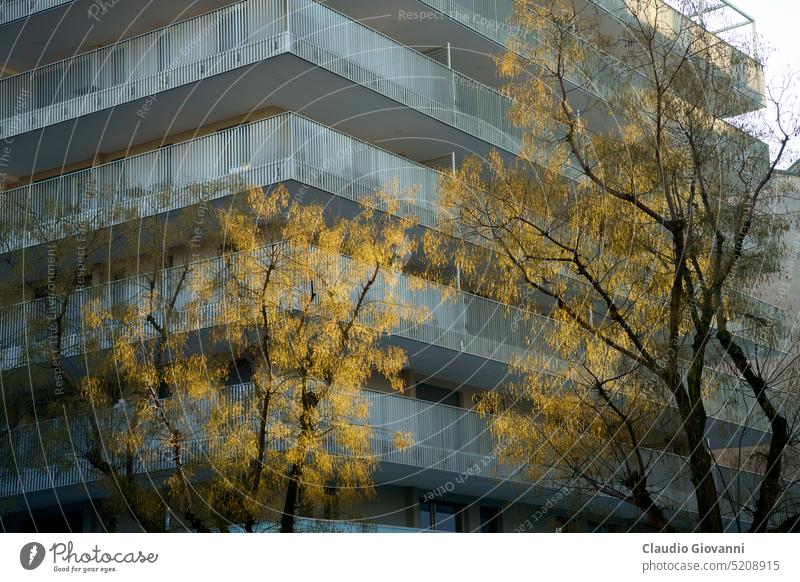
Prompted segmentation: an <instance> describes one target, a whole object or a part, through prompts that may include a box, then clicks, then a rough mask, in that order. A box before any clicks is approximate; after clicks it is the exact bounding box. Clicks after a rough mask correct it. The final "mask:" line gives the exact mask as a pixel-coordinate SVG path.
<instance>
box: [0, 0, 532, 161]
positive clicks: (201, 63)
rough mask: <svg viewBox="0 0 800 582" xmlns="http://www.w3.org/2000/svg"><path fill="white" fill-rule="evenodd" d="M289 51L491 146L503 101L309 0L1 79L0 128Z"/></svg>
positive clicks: (69, 114)
mask: <svg viewBox="0 0 800 582" xmlns="http://www.w3.org/2000/svg"><path fill="white" fill-rule="evenodd" d="M286 52H290V53H293V54H296V55H297V56H299V57H301V58H303V59H306V60H308V61H310V62H311V63H313V64H315V65H318V66H320V67H322V68H324V69H327V70H329V71H331V72H333V73H336V74H338V75H341V76H343V77H345V78H347V79H349V80H351V81H353V82H355V83H358V84H361V85H364V86H366V87H368V88H370V89H372V90H374V91H377V92H379V93H382V94H384V95H385V96H387V97H389V98H391V99H394V100H396V101H398V102H400V103H402V104H404V105H406V106H408V107H411V108H415V109H418V110H419V111H421V112H423V113H425V114H427V115H430V116H431V117H434V118H436V119H438V120H440V121H443V122H445V123H448V124H451V125H453V126H455V127H457V128H459V129H461V130H463V131H466V132H468V133H472V134H473V135H475V136H477V137H480V138H481V139H484V140H485V141H487V142H488V143H491V144H493V145H495V146H497V147H501V148H504V149H506V150H508V151H512V152H515V151H517V150H518V144H519V140H518V134H519V129H518V128H516V127H515V126H514V125H513V124H512V123H511V122H510V120H509V118H508V115H507V113H508V110H509V107H510V101H509V100H508V99H507V98H506V97H504V96H503V95H501V94H500V93H498V92H497V91H495V90H493V89H491V88H489V87H486V86H485V85H482V84H481V83H478V82H476V81H474V80H472V79H469V78H468V77H465V76H463V75H460V74H459V73H457V72H455V71H453V70H452V69H449V68H448V67H446V66H444V65H442V64H441V63H439V62H437V61H435V60H433V59H430V58H428V57H426V56H424V55H422V54H420V53H418V52H416V51H414V50H412V49H409V48H408V47H406V46H404V45H402V44H399V43H397V42H395V41H393V40H391V39H390V38H388V37H386V36H384V35H381V34H379V33H377V32H375V31H374V30H372V29H370V28H368V27H366V26H364V25H362V24H360V23H358V22H356V21H354V20H352V19H350V18H347V17H346V16H344V15H343V14H340V13H339V12H336V11H335V10H332V9H330V8H328V7H327V6H324V5H322V4H319V3H317V2H314V1H313V0H286V1H284V0H246V1H244V2H240V3H237V4H233V5H230V6H227V7H224V8H221V9H218V10H215V11H213V12H209V13H207V14H204V15H201V16H197V17H195V18H191V19H189V20H186V21H183V22H179V23H176V24H173V25H170V26H167V27H165V28H162V29H159V30H156V31H152V32H148V33H146V34H144V35H141V36H138V37H135V38H131V39H128V40H125V41H123V42H120V43H118V44H116V45H113V46H109V47H104V48H100V49H97V50H95V51H92V52H89V53H85V54H81V55H78V56H76V57H74V58H72V59H69V60H65V61H61V62H58V63H54V64H52V65H48V66H46V67H41V68H38V69H34V70H32V71H28V72H26V73H21V74H19V75H15V76H13V77H8V78H5V79H2V80H0V138H3V137H9V136H12V135H15V134H19V133H23V132H26V131H31V130H34V129H38V128H41V127H44V126H46V125H50V124H53V123H58V122H60V121H64V120H67V119H73V118H75V117H79V116H81V115H85V114H88V113H91V112H94V111H98V110H100V109H105V108H109V107H114V106H116V105H120V104H122V103H125V102H129V101H133V100H136V99H140V98H143V97H146V96H148V95H153V94H156V93H158V92H161V91H166V90H168V89H170V88H174V87H177V86H180V85H185V84H187V83H191V82H194V81H198V80H200V79H202V78H205V77H208V76H211V75H215V74H219V73H222V72H226V71H230V70H233V69H236V68H239V67H243V66H246V65H250V64H253V63H255V62H258V61H261V60H264V59H267V58H269V57H272V56H275V55H277V54H281V53H286Z"/></svg>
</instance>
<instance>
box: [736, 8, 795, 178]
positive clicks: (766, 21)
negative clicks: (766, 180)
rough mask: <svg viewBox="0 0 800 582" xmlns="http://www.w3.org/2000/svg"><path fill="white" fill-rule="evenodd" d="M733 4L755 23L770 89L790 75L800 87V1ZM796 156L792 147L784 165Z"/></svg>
mask: <svg viewBox="0 0 800 582" xmlns="http://www.w3.org/2000/svg"><path fill="white" fill-rule="evenodd" d="M731 4H734V5H735V6H736V7H737V8H740V9H741V10H743V11H744V12H745V13H747V15H748V16H750V17H751V18H753V19H754V20H755V21H756V32H757V34H758V37H759V44H760V48H761V51H762V54H763V55H764V56H766V57H767V66H766V69H765V71H764V76H765V80H766V84H767V86H771V85H772V86H775V85H780V84H782V83H783V82H784V80H785V79H786V78H787V76H788V74H789V73H790V72H793V73H794V74H795V76H796V79H795V83H796V84H795V85H794V87H795V88H797V87H798V86H800V82H798V81H800V77H798V75H800V36H798V23H799V22H800V0H731ZM794 105H795V107H793V109H795V111H794V113H795V114H796V115H797V116H798V117H800V110H797V108H798V107H797V106H798V101H797V100H794ZM797 156H798V150H797V149H796V148H793V151H792V152H790V154H789V157H788V158H786V159H785V160H784V163H782V164H781V166H782V167H786V166H788V165H789V164H791V163H792V162H793V161H794V160H796V159H797Z"/></svg>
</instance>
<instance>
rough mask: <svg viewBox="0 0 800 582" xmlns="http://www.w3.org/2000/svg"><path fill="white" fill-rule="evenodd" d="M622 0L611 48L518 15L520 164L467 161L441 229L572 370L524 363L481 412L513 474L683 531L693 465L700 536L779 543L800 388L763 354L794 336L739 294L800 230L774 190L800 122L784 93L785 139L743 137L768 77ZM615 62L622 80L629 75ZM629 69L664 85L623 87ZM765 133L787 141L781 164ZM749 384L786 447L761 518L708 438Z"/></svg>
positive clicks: (439, 261) (510, 64)
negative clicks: (587, 494)
mask: <svg viewBox="0 0 800 582" xmlns="http://www.w3.org/2000/svg"><path fill="white" fill-rule="evenodd" d="M625 4H626V8H627V10H628V18H627V20H626V21H625V22H626V23H627V24H626V26H625V27H623V28H621V29H620V30H621V31H622V33H621V35H619V34H618V35H617V36H614V37H613V38H610V37H609V36H607V35H606V34H605V33H603V32H602V31H603V30H604V29H605V28H604V27H602V26H599V24H598V22H597V21H596V19H595V17H594V15H593V13H592V12H591V10H589V9H583V10H581V9H578V8H576V6H575V5H574V4H573V3H572V2H571V1H569V0H559V1H555V2H549V3H546V5H540V4H539V3H535V2H527V1H522V2H517V3H516V12H515V22H514V23H515V24H516V25H518V27H519V29H520V30H521V31H522V32H521V34H520V35H519V38H518V39H517V41H516V42H514V43H512V47H511V49H510V50H508V51H507V52H506V53H504V54H503V55H502V56H501V57H499V58H498V71H499V74H501V75H503V76H505V77H507V78H508V79H509V86H508V89H507V90H508V94H509V95H510V96H511V97H513V99H514V103H515V105H514V108H513V112H512V116H513V119H514V121H515V124H516V125H517V126H518V127H519V129H520V132H521V134H522V136H523V137H522V145H521V154H520V156H519V158H518V159H517V160H515V161H513V162H508V161H506V160H504V159H503V158H502V157H501V156H500V155H499V154H493V155H491V156H490V157H489V159H488V160H485V161H483V160H478V159H474V158H473V159H469V160H467V161H466V162H465V163H464V165H463V166H462V167H461V168H460V169H459V171H458V172H457V173H456V174H455V175H454V176H453V177H452V178H451V179H446V180H445V183H444V184H443V187H442V189H443V207H444V208H445V209H446V210H447V211H449V213H450V214H451V215H452V216H453V219H452V220H451V221H448V222H445V223H444V224H442V226H441V228H442V230H443V231H445V233H450V234H453V235H457V236H458V237H459V238H460V239H461V240H462V241H464V242H463V243H462V244H460V246H459V250H458V251H457V252H456V253H455V257H456V259H455V260H456V262H457V263H458V265H459V267H460V270H461V273H462V277H463V278H465V279H466V280H468V281H470V283H469V284H471V285H473V286H474V287H476V288H478V289H479V290H480V292H483V293H486V294H489V295H491V296H493V297H495V298H497V299H499V300H501V301H504V302H507V303H510V304H515V305H519V306H522V307H524V308H525V309H527V310H529V311H531V312H544V313H546V314H548V315H550V316H551V317H552V318H553V324H552V325H551V326H550V327H548V328H547V329H545V330H542V335H543V336H544V337H545V340H546V342H547V344H549V346H550V347H551V348H552V352H553V353H554V354H555V357H552V358H546V357H543V356H542V355H541V354H539V355H535V354H531V355H530V356H529V357H525V358H519V359H517V360H516V361H514V362H513V363H512V367H513V368H514V369H515V370H516V371H517V372H519V373H520V375H521V377H522V378H523V379H522V380H520V381H519V382H511V383H510V386H509V389H508V393H507V394H506V395H504V396H503V395H498V394H494V395H488V396H487V399H486V400H485V401H484V402H483V404H482V409H483V411H484V412H486V413H491V414H492V415H493V427H494V431H495V433H496V434H497V435H498V437H499V438H500V439H501V440H503V442H508V443H511V444H510V445H509V446H508V447H506V449H505V455H506V457H507V458H508V459H509V460H512V461H516V462H519V461H523V460H524V461H527V462H528V467H529V470H530V471H532V472H534V473H537V474H541V471H542V467H546V468H547V469H548V470H549V471H551V474H556V475H558V476H559V477H560V478H562V479H564V480H568V481H569V482H571V483H573V484H577V485H578V486H585V487H588V488H589V489H590V490H592V491H595V492H602V493H605V494H608V495H611V496H613V497H615V498H617V499H620V500H622V501H624V502H628V503H630V504H632V505H634V506H635V507H637V508H638V509H639V510H640V511H641V512H642V515H643V518H644V519H646V520H647V521H648V522H649V523H650V524H651V526H652V527H655V528H657V529H669V528H672V527H676V526H680V524H681V521H680V520H681V519H685V518H684V517H679V516H678V514H677V510H679V509H684V508H685V505H686V499H685V498H683V499H681V496H679V497H677V498H672V499H670V498H669V492H670V490H672V491H675V490H676V485H678V484H679V481H680V479H681V477H680V476H679V475H678V474H679V473H680V472H681V470H682V469H683V468H684V467H683V465H684V463H685V465H686V468H687V469H688V473H689V477H690V479H691V490H692V493H693V494H694V498H695V499H696V511H697V518H696V522H695V523H692V524H691V525H689V527H691V528H692V529H698V530H700V531H721V530H722V529H723V508H724V509H725V512H726V513H731V514H735V515H737V516H740V515H743V516H745V517H747V518H748V520H749V521H750V522H751V523H752V528H751V529H752V531H765V530H766V529H767V528H768V527H769V526H770V524H774V521H775V519H777V518H778V516H779V515H780V513H781V511H782V509H781V504H782V503H783V502H784V501H785V500H786V496H787V493H788V492H787V490H786V486H785V481H784V479H785V478H786V477H790V476H788V475H786V474H785V471H784V468H785V467H784V464H783V461H784V458H785V456H786V455H787V454H788V453H787V448H788V447H789V445H790V443H793V442H796V433H795V432H793V431H794V430H795V429H794V428H792V427H791V426H790V424H789V423H788V422H787V415H793V414H795V413H796V405H795V408H794V409H792V406H791V404H790V403H791V402H792V399H791V398H789V399H786V398H784V397H783V395H782V393H781V390H789V391H790V392H791V393H792V394H795V395H796V393H797V382H796V379H795V380H793V381H792V382H788V383H787V382H783V383H782V385H781V386H780V387H779V386H777V385H776V384H775V383H774V382H771V381H770V377H768V376H766V375H765V374H764V368H763V367H757V366H756V365H755V362H756V359H757V358H758V357H769V355H770V354H774V353H775V350H776V348H777V346H776V345H772V346H768V347H767V348H764V347H762V346H760V345H759V342H753V341H750V340H751V339H752V338H758V339H761V340H763V338H765V337H769V336H770V335H771V334H770V333H768V332H771V330H772V328H774V327H775V326H776V325H777V324H778V323H779V322H776V321H774V320H773V319H770V318H764V317H759V316H757V315H755V316H754V315H753V311H754V310H753V309H752V306H753V304H754V303H755V302H754V301H751V300H748V297H747V295H746V294H745V295H742V294H741V293H737V292H735V290H736V289H744V290H751V289H754V288H756V289H757V288H758V287H759V286H762V285H764V284H765V283H766V282H767V281H768V280H769V279H770V277H771V275H772V273H771V269H770V265H772V264H774V262H775V261H774V258H775V255H776V253H779V252H780V249H781V239H782V236H783V235H784V234H785V233H786V232H787V230H788V228H789V227H790V226H791V225H790V224H788V223H787V221H786V220H785V218H784V217H782V216H779V215H775V214H774V213H773V212H772V209H773V208H774V206H775V205H776V203H778V202H779V201H780V199H781V196H782V193H781V191H780V189H779V188H776V187H775V185H774V184H775V181H774V180H773V177H774V174H775V169H776V167H777V164H778V163H779V162H780V160H781V157H782V155H783V153H784V152H785V151H786V148H787V147H788V145H789V143H790V140H792V139H793V138H794V137H796V136H797V133H798V130H797V126H796V124H794V121H793V120H791V119H789V118H788V117H787V114H786V112H785V111H784V110H783V109H782V108H781V106H780V103H779V102H778V101H779V100H778V96H775V95H774V94H771V95H770V100H772V101H774V102H775V103H774V105H775V107H776V111H778V116H777V118H776V119H775V120H774V122H773V123H772V124H766V123H764V122H763V118H760V117H757V116H750V117H745V118H744V119H738V120H737V122H736V125H734V124H733V123H731V122H730V121H728V118H729V117H731V116H732V115H734V114H737V113H739V112H740V111H742V103H743V99H744V98H743V97H742V94H741V92H740V88H741V85H744V84H745V83H741V84H740V83H737V82H735V81H734V82H732V80H731V79H732V77H731V76H730V75H731V74H733V75H734V79H737V78H738V77H736V75H741V74H742V73H741V71H745V72H751V73H752V71H753V70H754V68H753V67H751V68H749V69H748V68H747V65H748V63H747V61H746V60H744V59H743V57H741V56H738V55H737V53H734V52H733V51H731V49H730V47H729V46H728V45H726V44H725V43H723V42H722V41H720V40H719V39H718V38H717V37H715V36H714V35H712V34H710V33H708V32H706V31H705V30H704V29H702V28H700V27H698V26H696V25H694V24H693V23H691V21H689V20H688V19H686V18H684V19H682V20H680V21H677V24H676V21H675V20H674V19H673V18H672V16H673V15H672V14H671V13H669V14H668V13H666V12H665V11H666V10H668V9H667V8H666V6H665V5H663V4H662V3H661V2H659V1H656V0H630V1H628V0H626V2H625ZM532 39H533V40H532ZM532 43H535V44H532ZM597 47H601V48H602V49H604V50H605V51H608V52H609V53H611V54H616V55H618V56H619V58H621V59H622V58H624V61H625V62H624V64H623V63H619V64H618V65H615V66H614V67H611V68H610V67H609V63H610V62H613V60H614V59H613V58H606V59H599V58H598V56H597ZM737 59H738V60H737ZM719 63H725V64H727V63H730V69H729V70H726V69H725V67H724V66H722V67H720V66H719V65H718V64H719ZM599 67H604V68H603V69H602V70H601V69H599ZM625 70H635V71H637V72H638V73H640V74H643V75H644V76H645V77H646V78H647V79H648V82H647V83H646V84H643V83H639V82H633V81H632V79H631V78H627V79H626V78H623V77H620V73H621V71H625ZM730 71H734V72H733V73H730ZM614 75H616V76H614ZM609 79H610V80H609ZM602 83H611V85H612V86H613V88H614V91H613V92H609V93H608V94H607V95H605V96H606V97H607V99H606V100H604V101H603V100H600V99H596V98H594V99H589V98H587V91H589V92H590V91H592V90H595V91H596V92H597V93H600V94H601V95H603V93H602V87H601V89H597V87H598V86H599V85H600V84H602ZM580 86H583V89H579V88H577V87H580ZM609 120H611V121H612V122H613V123H609ZM770 132H772V133H770ZM754 135H755V136H758V137H761V138H765V139H766V138H768V137H769V138H771V140H772V141H774V142H775V143H776V144H777V154H776V155H775V156H774V157H772V158H771V159H770V158H769V154H768V152H767V151H766V150H767V148H766V146H765V145H764V144H762V143H760V142H758V141H757V140H756V139H754V137H752V136H754ZM445 244H452V243H451V242H448V243H444V242H443V238H442V237H441V236H438V235H429V236H428V240H427V248H428V253H429V256H430V257H431V259H432V263H433V264H434V265H438V266H441V265H443V264H445V263H447V262H448V261H449V259H450V256H451V253H449V252H444V251H443V249H444V248H446V246H445ZM485 265H490V266H491V267H490V268H489V269H487V268H485ZM737 330H738V331H737ZM761 343H763V341H762V342H761ZM765 350H766V353H765ZM726 369H731V370H732V372H733V374H734V375H735V377H734V378H733V379H732V381H730V380H725V379H724V378H725V376H724V375H721V374H720V371H721V370H726ZM742 386H743V387H746V388H747V391H748V392H749V398H750V400H751V401H754V402H755V405H756V412H757V415H758V416H760V418H761V420H763V421H765V422H766V425H767V432H766V433H765V435H766V436H765V438H767V439H768V440H769V452H768V455H767V459H766V463H765V470H764V471H763V473H762V474H760V475H758V476H757V479H756V481H757V485H756V489H757V490H755V491H752V492H751V493H752V499H754V500H755V501H754V504H753V506H752V507H749V508H748V507H747V506H744V505H742V504H741V500H739V499H732V494H731V491H729V490H728V489H729V488H728V487H727V485H725V483H726V478H725V477H724V471H723V470H722V468H721V467H719V466H718V463H717V462H716V460H715V457H714V454H713V452H712V450H711V449H710V447H709V443H708V441H707V438H708V436H709V435H708V432H707V431H708V430H709V423H708V418H709V414H710V413H712V412H717V411H716V410H715V409H714V408H715V406H716V405H717V403H718V402H719V401H720V400H723V401H724V400H726V399H727V400H730V399H732V398H733V397H734V396H735V394H736V392H737V390H738V389H739V387H742ZM779 388H780V389H779ZM779 403H780V405H779ZM787 403H788V404H787ZM666 446H669V447H671V448H680V449H681V450H682V452H683V453H684V454H685V455H686V457H688V458H686V459H685V461H684V460H678V461H676V458H674V457H671V456H669V455H666V454H665V448H666ZM676 463H677V464H676ZM676 475H678V476H676ZM729 476H730V475H729ZM735 477H736V479H737V480H738V479H739V478H741V477H742V476H741V475H737V476H735ZM737 482H738V481H737ZM728 485H730V484H728ZM747 497H748V495H746V496H745V499H747Z"/></svg>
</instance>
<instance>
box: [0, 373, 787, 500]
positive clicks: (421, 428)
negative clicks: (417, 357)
mask: <svg viewBox="0 0 800 582" xmlns="http://www.w3.org/2000/svg"><path fill="white" fill-rule="evenodd" d="M251 390H252V385H251V384H241V385H237V386H232V387H231V393H232V396H233V397H234V398H235V397H237V396H239V397H241V395H243V394H245V393H247V392H249V391H251ZM364 397H365V399H366V401H367V403H368V405H369V417H368V421H367V424H368V425H369V426H370V427H371V428H372V429H373V434H372V442H371V452H372V455H373V456H374V457H375V458H376V459H377V460H378V461H379V468H378V471H377V473H376V475H375V482H376V485H381V484H383V483H384V482H385V483H389V484H398V483H402V482H404V480H408V479H411V482H413V483H414V484H415V485H416V486H417V487H418V488H421V489H425V488H426V487H430V489H431V490H433V489H434V488H435V487H437V486H442V485H443V484H445V483H451V484H452V486H453V487H452V492H454V493H458V494H468V495H475V496H486V495H490V496H492V497H493V498H497V499H504V498H505V499H515V500H519V499H520V497H519V494H520V490H521V488H522V489H525V490H526V494H525V495H524V496H523V498H524V499H526V500H530V499H531V498H536V497H537V496H540V495H543V494H544V495H546V494H547V492H548V491H550V492H552V491H556V490H561V489H563V486H564V483H563V482H561V481H559V480H558V479H556V478H555V477H554V473H552V472H551V471H548V470H546V469H544V468H543V469H542V470H541V475H540V476H537V478H528V477H527V476H525V474H524V473H521V472H520V469H521V468H522V467H520V466H512V465H508V464H505V463H503V462H502V461H501V458H500V457H501V455H502V447H501V446H500V445H499V444H498V442H497V441H496V440H495V437H494V436H493V435H492V434H491V432H490V424H489V419H487V418H485V417H482V416H480V415H479V414H477V413H476V412H474V411H472V410H467V409H462V408H455V407H451V406H447V405H442V404H433V403H430V402H426V401H421V400H416V399H412V398H407V397H404V396H399V395H397V394H391V393H384V392H376V391H372V390H366V391H365V392H364ZM192 410H193V411H194V412H193V414H196V415H197V416H198V417H202V416H204V415H206V414H208V413H209V412H210V405H208V404H204V405H201V406H200V407H195V406H193V407H192ZM126 414H127V411H126V410H125V407H124V406H122V405H118V406H115V407H114V408H113V409H111V410H106V411H99V412H98V415H99V416H98V418H99V419H100V420H101V422H104V423H105V422H108V423H109V426H114V423H118V424H119V426H120V427H124V426H126V424H125V423H126V420H125V419H126ZM194 422H195V421H192V420H187V423H188V424H189V425H190V426H191V425H193V423H194ZM242 422H248V420H247V419H246V418H244V417H243V418H242ZM397 431H407V432H409V433H411V434H412V435H413V437H414V442H413V445H411V446H410V447H407V448H404V449H398V448H397V447H396V446H395V444H394V434H395V432H397ZM65 434H66V435H69V436H68V440H67V438H65V436H64V435H65ZM191 434H192V435H193V438H192V439H191V440H190V441H189V442H188V443H187V454H186V455H185V459H187V460H188V462H192V460H193V459H200V460H201V461H200V462H202V459H203V458H205V456H206V455H205V451H206V450H207V447H208V446H209V442H208V441H207V440H205V439H204V438H203V436H202V432H201V431H199V430H193V431H191ZM92 438H93V437H92V435H91V431H89V430H87V427H86V425H85V423H82V422H81V419H80V418H74V419H71V420H69V421H67V420H65V419H58V420H49V421H43V422H40V423H38V424H35V425H28V426H23V427H18V428H16V429H14V430H13V431H12V434H11V438H9V439H8V440H7V441H6V443H8V445H7V446H8V448H6V450H4V451H2V452H3V454H4V455H6V456H7V457H6V458H9V456H10V455H13V459H14V463H13V464H12V463H8V464H4V466H3V469H2V471H0V497H11V496H14V495H20V494H25V495H31V494H34V493H36V492H43V491H48V490H52V489H55V488H63V487H69V486H72V485H79V486H81V487H87V488H88V489H89V490H90V491H91V490H92V488H91V485H92V483H93V482H96V481H98V480H99V479H100V478H101V476H100V474H99V473H98V472H97V471H96V470H94V469H93V468H92V467H91V466H90V465H89V464H88V463H87V462H86V461H85V460H83V459H81V458H79V457H78V456H77V455H76V451H80V450H88V448H90V447H91V444H92ZM162 446H163V445H161V444H160V443H158V442H157V441H145V444H144V445H143V446H142V447H141V448H140V449H139V456H138V459H137V462H136V465H135V467H134V471H135V472H136V473H147V474H148V475H149V478H150V479H151V481H152V480H153V479H156V480H158V477H157V475H158V473H159V472H163V471H169V470H171V469H172V468H173V465H172V461H171V458H172V455H171V452H170V451H167V450H164V449H162ZM271 446H272V447H273V448H274V450H280V449H281V446H282V445H281V443H280V442H273V443H272V444H271ZM328 446H329V449H330V450H331V451H332V452H336V451H337V450H338V445H337V444H336V443H335V442H331V443H329V445H328ZM645 457H646V458H645V462H647V463H650V464H651V465H652V471H651V475H650V479H651V487H653V489H654V491H656V493H655V499H656V500H657V501H658V502H659V503H661V504H662V505H664V506H666V507H668V508H670V509H671V510H672V511H675V512H679V513H680V512H692V511H695V509H694V507H695V505H694V499H693V487H692V485H691V481H690V479H689V476H688V474H687V472H688V469H687V466H686V464H685V459H683V458H681V457H679V456H676V455H672V454H668V453H663V452H659V451H648V452H647V453H646V455H645ZM718 469H719V474H720V476H721V479H722V480H723V481H724V483H725V486H726V487H727V488H728V495H729V496H732V497H736V498H737V499H738V500H739V501H741V502H744V503H747V502H748V500H749V499H748V498H749V495H750V493H749V492H750V491H752V490H754V489H753V487H754V485H755V484H756V483H757V479H758V475H755V474H752V473H748V472H746V471H736V470H733V469H731V468H727V467H719V468H718ZM456 476H459V477H461V479H460V480H459V481H457V480H455V477H456ZM740 488H741V490H740ZM450 490H451V489H449V488H448V491H450ZM793 494H794V493H792V495H793ZM602 497H603V496H601V498H602ZM614 503H617V502H614ZM722 503H723V508H724V509H723V512H724V513H726V514H731V513H732V511H731V509H730V507H731V506H730V505H729V501H728V500H727V499H725V498H723V500H722ZM733 506H734V507H738V505H737V504H736V503H734V504H733Z"/></svg>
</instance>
